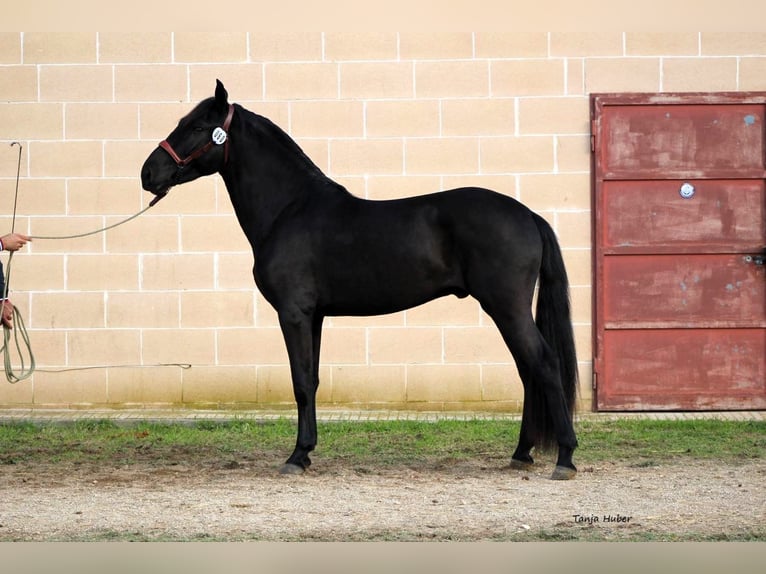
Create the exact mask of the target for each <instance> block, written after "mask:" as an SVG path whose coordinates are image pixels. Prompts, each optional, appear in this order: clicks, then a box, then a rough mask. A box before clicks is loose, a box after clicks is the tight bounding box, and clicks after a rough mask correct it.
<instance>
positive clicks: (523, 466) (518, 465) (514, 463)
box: [508, 458, 534, 470]
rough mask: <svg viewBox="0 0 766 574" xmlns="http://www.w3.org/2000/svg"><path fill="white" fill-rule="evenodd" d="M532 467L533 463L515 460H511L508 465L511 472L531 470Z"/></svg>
mask: <svg viewBox="0 0 766 574" xmlns="http://www.w3.org/2000/svg"><path fill="white" fill-rule="evenodd" d="M533 466H534V463H533V462H529V461H527V460H518V459H516V458H512V459H511V464H509V465H508V467H509V468H511V469H513V470H532V467H533Z"/></svg>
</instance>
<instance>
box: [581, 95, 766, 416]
mask: <svg viewBox="0 0 766 574" xmlns="http://www.w3.org/2000/svg"><path fill="white" fill-rule="evenodd" d="M591 113H592V118H591V119H592V135H593V146H592V148H593V179H594V185H593V190H594V197H593V207H594V209H593V213H594V227H593V231H594V242H595V246H594V274H595V288H594V354H595V357H594V388H595V398H596V407H597V408H598V409H599V410H717V409H763V408H766V266H765V265H763V264H759V262H760V261H762V259H761V258H762V257H763V256H764V255H766V252H765V251H764V250H766V137H765V133H766V131H765V127H764V126H766V123H765V121H766V93H759V94H753V93H749V94H740V93H736V94H734V93H727V94H622V95H620V94H594V95H592V96H591Z"/></svg>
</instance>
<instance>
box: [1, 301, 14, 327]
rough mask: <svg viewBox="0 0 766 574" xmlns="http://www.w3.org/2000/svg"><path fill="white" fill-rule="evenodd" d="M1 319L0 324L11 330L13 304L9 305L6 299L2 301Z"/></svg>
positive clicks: (9, 302)
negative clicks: (0, 322)
mask: <svg viewBox="0 0 766 574" xmlns="http://www.w3.org/2000/svg"><path fill="white" fill-rule="evenodd" d="M1 319H2V323H3V326H4V327H8V328H9V329H13V303H11V300H10V299H6V300H4V301H3V309H2V317H1Z"/></svg>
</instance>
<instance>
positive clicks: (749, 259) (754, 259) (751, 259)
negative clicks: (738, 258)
mask: <svg viewBox="0 0 766 574" xmlns="http://www.w3.org/2000/svg"><path fill="white" fill-rule="evenodd" d="M763 258H764V256H763V255H745V263H755V264H756V265H763Z"/></svg>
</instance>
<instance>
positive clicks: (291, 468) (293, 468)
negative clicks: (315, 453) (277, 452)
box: [279, 462, 305, 474]
mask: <svg viewBox="0 0 766 574" xmlns="http://www.w3.org/2000/svg"><path fill="white" fill-rule="evenodd" d="M304 472H305V469H304V468H303V467H302V466H298V465H297V464H291V463H289V462H286V463H285V464H283V465H282V468H280V469H279V474H303V473H304Z"/></svg>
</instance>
